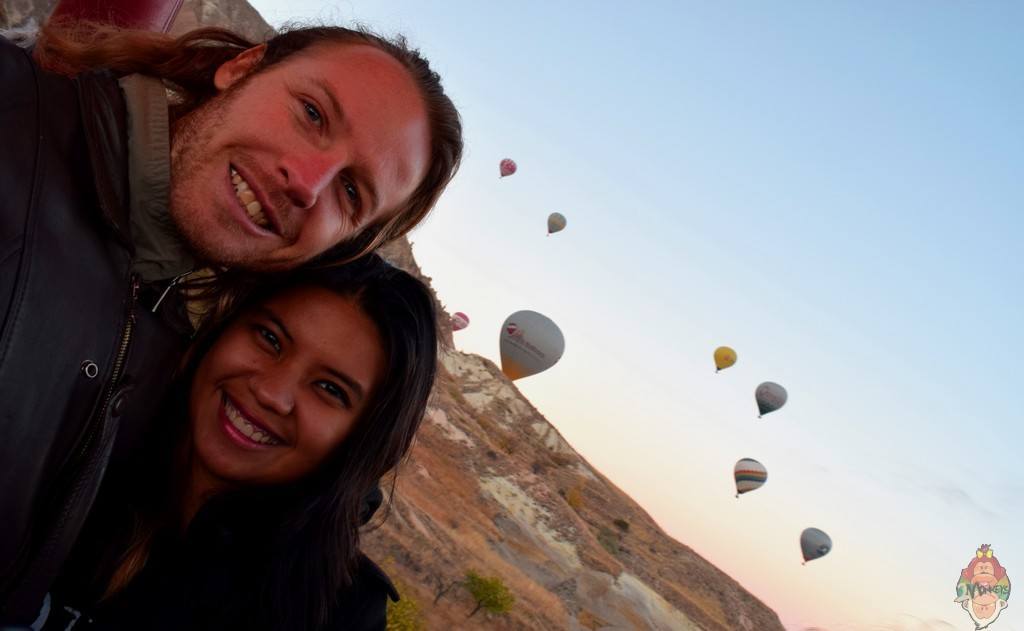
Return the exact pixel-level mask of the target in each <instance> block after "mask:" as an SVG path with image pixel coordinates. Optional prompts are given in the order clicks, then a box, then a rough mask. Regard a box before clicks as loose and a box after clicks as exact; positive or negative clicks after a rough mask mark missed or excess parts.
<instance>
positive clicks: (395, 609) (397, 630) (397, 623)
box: [387, 583, 424, 631]
mask: <svg viewBox="0 0 1024 631" xmlns="http://www.w3.org/2000/svg"><path fill="white" fill-rule="evenodd" d="M397 588H398V589H399V596H401V598H400V599H399V601H398V602H393V601H392V600H391V599H390V598H389V599H388V622H387V631H423V629H424V624H423V614H421V613H420V606H419V605H418V604H417V603H416V601H415V600H413V598H412V596H409V595H408V594H407V593H406V592H405V586H404V585H402V584H400V583H399V584H398V585H397Z"/></svg>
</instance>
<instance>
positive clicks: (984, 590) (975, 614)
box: [953, 543, 1010, 631]
mask: <svg viewBox="0 0 1024 631" xmlns="http://www.w3.org/2000/svg"><path fill="white" fill-rule="evenodd" d="M1009 599H1010V577H1009V576H1007V575H1006V569H1005V568H1004V567H1003V566H1002V565H1001V564H1000V563H999V559H997V558H996V557H995V556H994V555H993V553H992V547H991V546H990V545H989V544H987V543H986V544H984V545H982V546H981V547H980V548H978V549H977V551H975V553H974V558H973V559H971V562H970V563H968V564H967V567H965V568H964V569H963V570H962V571H961V572H960V580H959V581H957V584H956V599H955V600H954V601H953V602H957V603H960V606H961V607H963V608H964V611H966V612H967V613H968V615H970V616H971V620H974V628H975V630H976V631H980V629H987V628H988V626H989V625H991V624H992V623H993V622H995V621H996V618H998V617H999V614H1001V613H1002V612H1003V609H1006V608H1007V607H1008V606H1009V605H1008V604H1007V602H1006V601H1008V600H1009Z"/></svg>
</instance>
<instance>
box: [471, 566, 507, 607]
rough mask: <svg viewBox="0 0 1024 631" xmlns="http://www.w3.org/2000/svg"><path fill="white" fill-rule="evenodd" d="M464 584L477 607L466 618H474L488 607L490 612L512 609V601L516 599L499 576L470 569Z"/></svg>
mask: <svg viewBox="0 0 1024 631" xmlns="http://www.w3.org/2000/svg"><path fill="white" fill-rule="evenodd" d="M464 585H465V586H466V589H468V590H469V593H470V594H471V595H472V596H473V600H475V601H476V607H475V608H474V609H473V611H471V612H470V613H469V615H468V616H466V618H472V617H473V616H474V615H476V612H478V611H480V610H481V609H486V610H487V611H488V612H490V613H497V614H501V613H508V611H509V610H510V609H512V603H514V602H515V601H516V598H515V596H513V595H512V592H510V591H509V590H508V587H505V584H504V583H502V582H501V579H500V578H498V577H497V576H480V575H479V574H477V573H476V572H474V571H473V570H470V571H468V572H466V581H465V583H464Z"/></svg>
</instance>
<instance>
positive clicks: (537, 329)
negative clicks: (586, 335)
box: [499, 311, 565, 380]
mask: <svg viewBox="0 0 1024 631" xmlns="http://www.w3.org/2000/svg"><path fill="white" fill-rule="evenodd" d="M499 343H500V345H501V371H502V372H504V373H505V375H506V376H508V378H509V379H513V380H514V379H521V378H523V377H529V376H530V375H536V374H537V373H539V372H541V371H544V370H547V369H548V368H551V367H552V366H554V365H555V363H557V362H558V360H559V359H560V358H561V357H562V353H563V352H564V351H565V338H564V337H562V331H561V330H560V329H559V328H558V325H557V324H555V323H554V322H552V321H551V319H550V318H548V317H547V316H545V315H541V314H539V313H537V312H536V311H516V312H515V313H513V314H512V315H510V316H509V317H508V318H506V319H505V323H504V324H502V325H501V334H500V336H499Z"/></svg>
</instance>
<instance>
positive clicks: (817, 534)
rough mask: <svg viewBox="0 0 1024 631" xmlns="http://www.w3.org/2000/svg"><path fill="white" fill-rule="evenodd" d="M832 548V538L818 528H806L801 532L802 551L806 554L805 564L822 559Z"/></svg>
mask: <svg viewBox="0 0 1024 631" xmlns="http://www.w3.org/2000/svg"><path fill="white" fill-rule="evenodd" d="M831 550H832V538H831V537H829V536H828V535H826V534H825V533H824V532H823V531H821V530H818V529H817V528H806V529H804V531H803V532H802V533H801V534H800V551H801V552H803V555H804V564H806V563H807V562H808V561H813V560H814V559H820V558H821V557H823V556H825V555H826V554H828V553H829V552H830V551H831Z"/></svg>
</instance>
